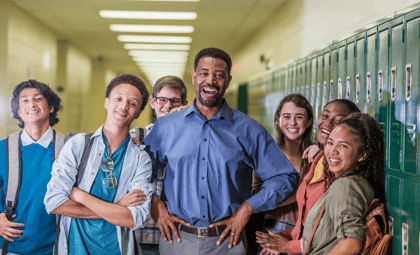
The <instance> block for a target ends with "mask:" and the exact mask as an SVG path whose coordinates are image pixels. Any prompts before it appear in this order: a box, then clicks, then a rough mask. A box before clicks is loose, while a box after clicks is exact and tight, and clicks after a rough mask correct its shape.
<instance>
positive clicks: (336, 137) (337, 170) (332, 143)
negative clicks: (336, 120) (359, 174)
mask: <svg viewBox="0 0 420 255" xmlns="http://www.w3.org/2000/svg"><path fill="white" fill-rule="evenodd" d="M359 147H360V146H359V143H358V142H357V139H356V137H355V135H354V134H352V133H351V132H350V128H349V127H347V126H345V125H340V126H338V127H337V128H334V130H333V131H332V132H331V134H330V136H329V137H328V139H327V144H326V145H325V148H324V153H325V158H326V159H327V162H328V166H329V169H330V171H331V172H333V173H334V175H335V177H336V178H338V177H340V176H341V175H343V174H344V173H346V172H347V171H349V170H350V169H353V168H354V167H355V166H356V164H357V163H358V161H361V160H363V159H364V157H366V155H365V154H360V153H359Z"/></svg>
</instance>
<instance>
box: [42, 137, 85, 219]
mask: <svg viewBox="0 0 420 255" xmlns="http://www.w3.org/2000/svg"><path fill="white" fill-rule="evenodd" d="M80 144H82V145H84V135H83V134H79V135H76V136H74V137H72V138H71V139H70V140H69V141H67V142H66V144H65V145H64V147H63V149H62V150H61V152H60V154H59V156H58V158H57V160H56V161H55V162H54V164H53V167H52V170H51V180H50V181H49V182H48V185H47V192H46V193H45V197H44V205H45V209H46V210H47V212H48V213H51V212H52V211H54V210H55V209H56V208H58V207H59V206H60V205H62V204H63V203H64V202H66V201H67V200H68V199H69V196H70V193H71V190H72V188H73V186H74V183H75V182H76V175H77V166H78V162H79V160H80V159H79V158H78V156H79V155H81V154H82V152H81V150H83V146H79V145H80Z"/></svg>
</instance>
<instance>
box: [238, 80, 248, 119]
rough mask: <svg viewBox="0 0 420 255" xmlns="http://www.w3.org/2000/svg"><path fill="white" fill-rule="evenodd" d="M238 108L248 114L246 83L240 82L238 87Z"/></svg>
mask: <svg viewBox="0 0 420 255" xmlns="http://www.w3.org/2000/svg"><path fill="white" fill-rule="evenodd" d="M238 110H239V111H241V112H243V113H245V114H248V84H247V83H245V84H241V85H239V87H238Z"/></svg>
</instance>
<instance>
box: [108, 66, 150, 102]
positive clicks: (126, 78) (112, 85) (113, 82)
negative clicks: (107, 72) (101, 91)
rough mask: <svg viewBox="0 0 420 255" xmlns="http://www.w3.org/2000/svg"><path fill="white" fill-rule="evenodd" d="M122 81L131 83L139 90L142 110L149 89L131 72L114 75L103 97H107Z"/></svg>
mask: <svg viewBox="0 0 420 255" xmlns="http://www.w3.org/2000/svg"><path fill="white" fill-rule="evenodd" d="M124 83H126V84H130V85H133V86H134V87H136V88H137V89H138V90H139V91H140V94H141V105H140V110H143V109H144V107H146V104H147V99H148V98H149V91H148V90H147V88H146V85H145V84H144V82H143V81H142V80H141V79H140V78H139V77H137V76H135V75H132V74H121V75H119V76H117V77H115V78H114V79H112V80H111V82H110V83H109V84H108V86H107V87H106V92H105V98H108V97H109V95H110V94H111V91H112V90H113V89H114V88H115V87H116V86H118V85H121V84H124Z"/></svg>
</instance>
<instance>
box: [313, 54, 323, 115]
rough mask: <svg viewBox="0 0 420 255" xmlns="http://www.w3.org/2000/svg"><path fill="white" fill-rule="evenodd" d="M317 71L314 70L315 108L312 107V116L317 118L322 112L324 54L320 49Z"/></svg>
mask: <svg viewBox="0 0 420 255" xmlns="http://www.w3.org/2000/svg"><path fill="white" fill-rule="evenodd" d="M317 65H318V66H317V70H316V71H317V72H316V87H315V89H316V92H315V93H316V98H315V108H314V114H315V116H314V118H315V119H318V118H319V116H320V115H321V112H322V108H321V107H322V92H323V85H322V82H323V80H324V79H323V78H324V65H325V63H324V54H323V52H322V51H321V52H320V54H319V55H318V56H317Z"/></svg>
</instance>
